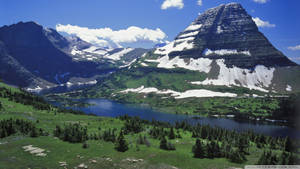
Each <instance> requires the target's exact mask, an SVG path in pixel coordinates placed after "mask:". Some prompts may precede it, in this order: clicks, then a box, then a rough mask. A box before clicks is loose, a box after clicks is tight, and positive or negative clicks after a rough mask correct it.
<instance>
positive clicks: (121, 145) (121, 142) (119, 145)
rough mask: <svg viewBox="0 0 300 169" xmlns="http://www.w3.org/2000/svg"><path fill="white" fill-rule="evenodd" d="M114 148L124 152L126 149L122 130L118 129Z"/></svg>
mask: <svg viewBox="0 0 300 169" xmlns="http://www.w3.org/2000/svg"><path fill="white" fill-rule="evenodd" d="M115 149H116V150H117V151H120V152H125V151H127V150H128V144H127V142H126V140H125V138H124V134H123V131H122V130H121V131H120V134H119V136H118V138H117V142H116V145H115Z"/></svg>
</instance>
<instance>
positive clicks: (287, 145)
mask: <svg viewBox="0 0 300 169" xmlns="http://www.w3.org/2000/svg"><path fill="white" fill-rule="evenodd" d="M284 150H285V151H287V152H294V151H295V150H294V147H293V142H292V140H291V139H290V137H287V138H286V139H285V142H284Z"/></svg>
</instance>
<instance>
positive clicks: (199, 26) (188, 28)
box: [184, 24, 202, 31]
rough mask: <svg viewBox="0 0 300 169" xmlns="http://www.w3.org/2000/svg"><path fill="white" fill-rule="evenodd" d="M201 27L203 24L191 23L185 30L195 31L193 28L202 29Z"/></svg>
mask: <svg viewBox="0 0 300 169" xmlns="http://www.w3.org/2000/svg"><path fill="white" fill-rule="evenodd" d="M201 27H202V24H198V25H190V26H188V27H187V28H186V29H185V30H184V31H193V30H197V29H200V28H201Z"/></svg>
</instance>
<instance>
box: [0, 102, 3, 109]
mask: <svg viewBox="0 0 300 169" xmlns="http://www.w3.org/2000/svg"><path fill="white" fill-rule="evenodd" d="M1 109H3V106H2V103H1V102H0V110H1Z"/></svg>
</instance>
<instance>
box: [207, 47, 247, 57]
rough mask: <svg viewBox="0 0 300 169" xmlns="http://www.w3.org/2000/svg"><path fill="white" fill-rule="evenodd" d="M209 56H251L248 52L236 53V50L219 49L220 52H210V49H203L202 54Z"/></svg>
mask: <svg viewBox="0 0 300 169" xmlns="http://www.w3.org/2000/svg"><path fill="white" fill-rule="evenodd" d="M211 54H215V55H221V56H223V55H237V54H244V55H248V56H251V53H250V51H239V52H238V51H237V50H236V49H220V50H214V51H213V50H210V49H205V50H204V52H203V55H204V56H208V55H211Z"/></svg>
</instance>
